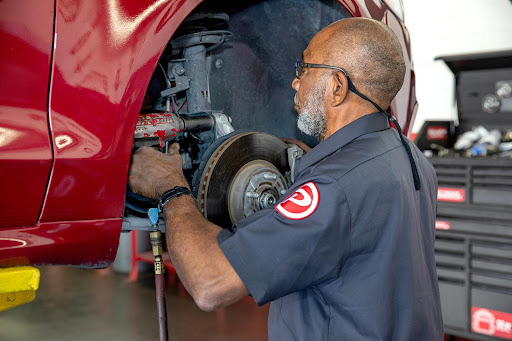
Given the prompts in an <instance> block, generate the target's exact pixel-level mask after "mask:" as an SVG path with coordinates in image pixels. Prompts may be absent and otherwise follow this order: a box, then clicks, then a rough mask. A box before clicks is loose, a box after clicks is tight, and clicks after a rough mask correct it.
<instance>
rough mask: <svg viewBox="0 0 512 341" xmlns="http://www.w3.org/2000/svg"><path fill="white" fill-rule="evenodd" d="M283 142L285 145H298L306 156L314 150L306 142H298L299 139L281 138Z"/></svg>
mask: <svg viewBox="0 0 512 341" xmlns="http://www.w3.org/2000/svg"><path fill="white" fill-rule="evenodd" d="M281 140H282V141H283V142H284V143H288V144H296V145H297V146H298V147H299V148H300V149H302V150H303V151H304V154H306V153H307V152H309V151H310V150H311V149H312V148H311V147H309V146H308V145H307V144H305V143H304V142H302V141H300V140H297V139H292V138H291V137H281Z"/></svg>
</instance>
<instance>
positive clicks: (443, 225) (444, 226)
mask: <svg viewBox="0 0 512 341" xmlns="http://www.w3.org/2000/svg"><path fill="white" fill-rule="evenodd" d="M449 229H450V222H449V221H443V220H436V230H449Z"/></svg>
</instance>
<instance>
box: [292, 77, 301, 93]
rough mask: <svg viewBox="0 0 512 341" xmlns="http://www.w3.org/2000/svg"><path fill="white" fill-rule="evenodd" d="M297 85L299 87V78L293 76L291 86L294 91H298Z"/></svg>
mask: <svg viewBox="0 0 512 341" xmlns="http://www.w3.org/2000/svg"><path fill="white" fill-rule="evenodd" d="M299 87H300V79H298V78H297V77H295V78H294V79H293V81H292V88H294V89H295V91H299Z"/></svg>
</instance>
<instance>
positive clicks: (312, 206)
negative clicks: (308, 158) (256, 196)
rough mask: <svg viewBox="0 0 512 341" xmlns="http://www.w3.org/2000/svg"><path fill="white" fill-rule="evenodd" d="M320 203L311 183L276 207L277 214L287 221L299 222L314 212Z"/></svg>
mask: <svg viewBox="0 0 512 341" xmlns="http://www.w3.org/2000/svg"><path fill="white" fill-rule="evenodd" d="M319 201H320V195H319V194H318V188H317V187H316V185H315V184H314V183H312V182H308V183H306V184H304V185H302V186H301V187H300V188H299V189H298V190H296V191H295V192H294V193H293V194H292V195H290V196H289V197H288V198H286V199H285V200H284V201H283V202H281V203H280V204H278V205H276V206H275V208H276V210H277V212H279V213H281V214H282V215H283V216H285V217H286V218H289V219H294V220H299V219H304V218H307V217H309V216H310V215H311V214H313V212H315V210H316V208H317V207H318V202H319Z"/></svg>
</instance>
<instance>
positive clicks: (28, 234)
mask: <svg viewBox="0 0 512 341" xmlns="http://www.w3.org/2000/svg"><path fill="white" fill-rule="evenodd" d="M121 224H122V219H121V218H117V219H108V220H91V221H71V222H59V223H43V224H37V225H35V226H31V227H17V228H12V229H2V230H0V267H9V266H20V265H29V264H41V265H49V264H69V265H81V266H84V267H93V268H102V267H106V266H108V265H109V264H110V263H111V262H113V261H114V259H115V256H116V252H117V245H118V243H119V233H120V231H121Z"/></svg>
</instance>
